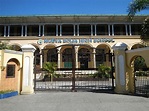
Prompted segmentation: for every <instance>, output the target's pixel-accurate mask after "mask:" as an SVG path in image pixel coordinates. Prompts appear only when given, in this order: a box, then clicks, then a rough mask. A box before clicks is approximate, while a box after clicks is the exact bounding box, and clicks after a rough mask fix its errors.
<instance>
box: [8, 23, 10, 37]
mask: <svg viewBox="0 0 149 111" xmlns="http://www.w3.org/2000/svg"><path fill="white" fill-rule="evenodd" d="M9 35H10V25H9V26H8V35H7V36H8V37H9Z"/></svg>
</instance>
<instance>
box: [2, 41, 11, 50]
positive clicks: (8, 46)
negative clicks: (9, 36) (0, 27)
mask: <svg viewBox="0 0 149 111" xmlns="http://www.w3.org/2000/svg"><path fill="white" fill-rule="evenodd" d="M2 49H12V47H11V46H10V45H8V43H7V42H2V41H0V50H2Z"/></svg>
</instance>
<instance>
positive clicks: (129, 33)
mask: <svg viewBox="0 0 149 111" xmlns="http://www.w3.org/2000/svg"><path fill="white" fill-rule="evenodd" d="M129 35H130V36H131V35H132V34H131V24H130V25H129Z"/></svg>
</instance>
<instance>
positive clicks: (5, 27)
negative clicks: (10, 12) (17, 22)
mask: <svg viewBox="0 0 149 111" xmlns="http://www.w3.org/2000/svg"><path fill="white" fill-rule="evenodd" d="M6 29H7V26H4V37H6Z"/></svg>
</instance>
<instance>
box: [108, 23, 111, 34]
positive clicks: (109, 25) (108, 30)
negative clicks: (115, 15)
mask: <svg viewBox="0 0 149 111" xmlns="http://www.w3.org/2000/svg"><path fill="white" fill-rule="evenodd" d="M108 33H109V36H110V35H111V34H110V25H108Z"/></svg>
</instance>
